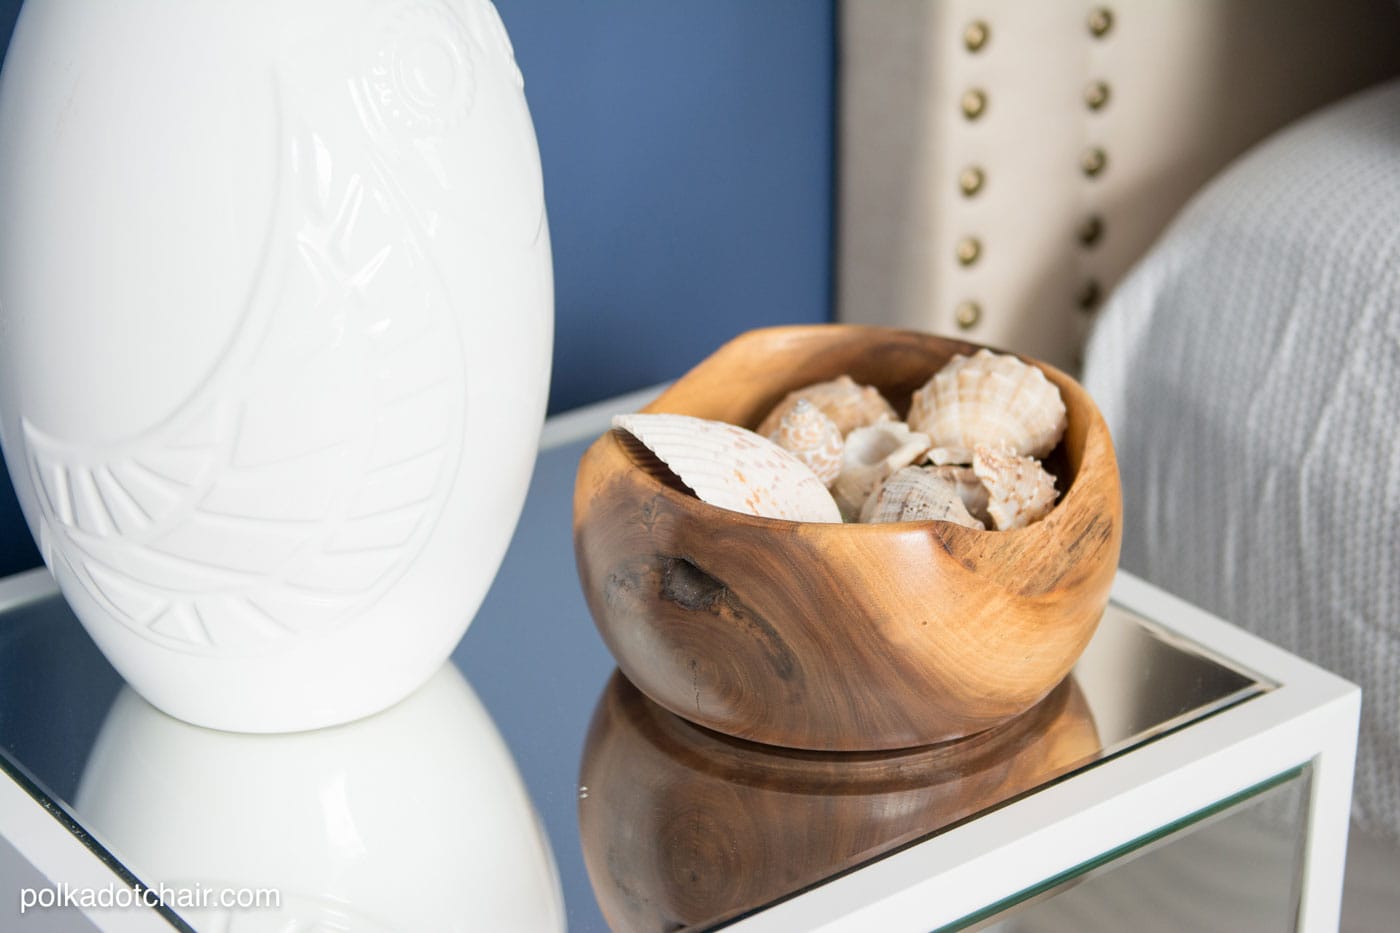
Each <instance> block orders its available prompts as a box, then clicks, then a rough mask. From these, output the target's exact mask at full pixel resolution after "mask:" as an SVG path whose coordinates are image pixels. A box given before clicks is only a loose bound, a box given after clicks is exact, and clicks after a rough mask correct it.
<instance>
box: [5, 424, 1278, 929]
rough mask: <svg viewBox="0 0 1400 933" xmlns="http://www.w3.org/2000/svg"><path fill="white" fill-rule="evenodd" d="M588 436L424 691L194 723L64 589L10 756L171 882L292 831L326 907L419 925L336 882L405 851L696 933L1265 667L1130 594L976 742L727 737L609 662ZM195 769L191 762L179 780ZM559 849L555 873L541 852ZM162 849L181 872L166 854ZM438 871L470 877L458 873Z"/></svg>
mask: <svg viewBox="0 0 1400 933" xmlns="http://www.w3.org/2000/svg"><path fill="white" fill-rule="evenodd" d="M585 446H586V445H585V444H582V443H578V444H571V445H566V446H562V447H558V448H554V449H551V450H547V451H544V452H542V453H541V455H540V458H539V461H538V464H537V467H536V471H535V475H534V478H533V483H532V486H531V490H530V495H529V498H528V500H527V501H526V504H525V510H524V513H523V515H522V517H521V521H520V525H519V528H518V530H517V533H516V535H515V538H514V540H513V542H512V544H511V548H510V550H509V552H508V554H507V556H506V559H505V562H504V564H503V566H502V568H501V571H500V574H499V575H498V577H497V579H496V582H495V585H494V586H493V588H492V590H491V592H490V593H489V594H488V596H487V598H486V601H485V603H484V604H483V606H482V608H481V610H480V612H479V613H478V615H477V618H476V619H475V621H474V622H473V623H472V626H471V628H470V629H469V630H468V632H467V634H466V637H465V638H464V639H463V641H462V643H461V644H460V645H459V646H458V648H457V650H456V651H455V652H454V654H453V657H452V662H453V664H452V665H451V666H449V667H448V668H445V669H444V670H443V671H441V672H439V675H438V677H437V678H436V679H435V680H434V682H433V683H432V684H430V685H429V687H428V688H425V691H423V692H420V693H419V694H416V695H415V696H414V697H413V698H410V700H409V701H406V702H405V704H401V705H400V707H395V708H394V709H393V710H390V711H388V712H386V713H384V714H381V715H380V716H377V717H371V718H370V719H368V720H365V721H363V722H361V723H357V724H352V725H350V726H344V727H338V728H337V729H333V730H322V731H320V732H317V733H305V734H302V735H299V736H274V737H250V736H234V735H229V734H224V733H213V732H209V731H207V730H200V729H194V728H193V727H189V726H185V725H184V724H181V723H176V722H174V721H173V720H169V719H168V717H164V716H162V715H161V714H158V713H155V712H154V711H153V710H151V709H150V708H149V707H148V706H146V705H145V704H144V702H143V701H141V700H140V699H139V697H136V696H135V694H133V693H131V692H130V691H129V690H126V689H124V688H123V686H122V683H121V680H120V678H119V677H118V676H117V675H116V674H115V673H114V672H113V671H112V669H111V668H110V667H109V666H108V665H107V663H106V661H105V660H104V659H103V658H102V656H101V655H100V654H99V653H98V651H97V650H96V648H95V647H94V646H93V644H92V642H91V641H90V639H88V637H87V635H86V634H85V633H84V632H83V630H82V629H81V627H80V626H79V625H78V623H77V622H76V620H75V619H74V618H73V616H72V615H71V613H70V612H69V611H68V609H67V608H66V606H65V605H64V603H63V602H62V601H61V600H60V599H58V598H52V597H51V598H46V599H42V600H39V601H37V602H33V603H30V604H28V605H24V606H20V607H16V608H12V609H11V610H9V611H8V612H6V613H4V614H3V615H0V754H3V757H4V759H5V763H6V766H7V768H9V769H10V770H11V771H13V772H16V773H21V774H23V775H25V776H27V779H30V780H32V783H33V788H34V792H35V793H36V794H45V795H47V796H49V797H51V798H52V799H53V800H54V801H57V802H59V805H60V806H61V807H62V809H64V810H65V811H66V812H67V813H69V814H70V815H71V816H72V818H73V819H74V821H75V823H77V824H79V825H81V826H82V827H84V828H85V829H87V830H90V831H91V832H92V833H93V835H94V836H95V837H96V838H97V840H98V841H99V842H100V844H101V845H105V846H106V847H108V848H110V850H111V852H112V854H113V856H114V862H115V863H116V865H117V866H118V867H122V866H124V867H125V868H127V869H129V870H130V871H131V872H132V873H134V875H136V876H137V877H140V878H141V879H142V880H144V881H146V882H148V883H150V884H155V883H156V882H159V881H164V882H166V883H174V882H181V883H189V882H191V881H195V880H199V881H201V882H202V883H210V882H215V883H219V884H230V883H234V882H237V883H239V884H241V883H243V881H242V880H241V878H240V877H235V875H236V873H237V872H239V871H242V870H244V866H249V865H251V866H264V865H265V864H267V863H268V861H269V860H268V859H267V858H265V857H263V858H256V857H255V856H257V855H259V854H260V853H267V852H276V853H278V858H276V859H272V862H275V863H276V864H278V865H283V866H284V868H283V869H282V870H283V871H284V873H285V874H284V878H286V879H290V880H289V881H284V882H282V883H284V884H286V885H289V886H290V887H289V890H291V889H292V888H295V890H291V893H292V894H293V895H295V897H294V898H293V900H295V902H296V903H295V904H294V905H293V906H294V907H295V908H296V910H298V911H302V912H303V913H302V915H303V916H319V917H341V918H342V919H343V920H344V921H345V922H347V923H348V922H349V920H350V919H351V918H353V917H356V916H360V915H361V914H365V915H369V914H373V916H375V917H378V918H379V922H381V923H387V924H388V925H389V926H390V927H391V928H392V927H395V926H398V927H402V926H403V925H404V923H405V917H406V915H400V916H384V915H382V913H383V911H385V910H393V909H397V910H407V909H408V905H410V904H412V903H414V900H413V898H409V897H402V898H400V899H399V900H398V902H397V903H398V907H397V908H393V907H392V906H391V907H384V908H380V907H376V908H375V909H376V910H380V911H381V912H380V913H373V912H372V911H369V908H368V907H367V906H366V905H365V904H357V903H352V901H354V900H355V898H354V897H350V898H348V899H347V897H346V896H345V895H342V894H337V895H336V896H334V897H330V896H328V895H327V894H326V892H325V891H323V890H314V888H315V886H316V884H317V883H318V882H317V879H318V878H321V877H327V876H329V875H327V872H330V874H333V875H334V876H335V877H336V878H338V879H340V880H341V882H344V880H345V879H346V878H347V877H350V876H351V875H353V872H350V869H349V868H347V866H352V867H355V870H356V871H361V872H365V873H367V874H365V879H366V880H364V881H362V882H358V883H357V886H356V887H355V890H358V891H361V892H369V891H370V889H371V888H374V887H376V885H375V884H374V883H373V882H372V879H373V877H374V872H380V873H385V874H381V876H380V881H381V883H380V884H378V885H377V887H379V888H389V887H391V885H386V884H384V883H382V882H383V881H384V880H386V879H388V878H396V879H404V880H403V881H402V883H403V884H407V883H410V881H412V883H414V884H416V885H419V886H420V887H421V888H422V892H421V894H420V895H418V897H419V900H420V901H421V902H423V903H419V905H418V908H415V909H422V910H431V909H439V910H442V911H452V910H456V911H460V912H465V913H466V914H467V915H468V916H469V917H473V918H478V919H479V918H483V917H486V916H488V914H487V913H485V912H486V911H489V910H490V909H494V908H493V905H496V902H497V901H502V902H505V901H510V900H512V899H515V900H520V899H526V898H534V900H536V901H538V902H539V903H541V904H542V905H544V907H545V908H548V907H549V905H550V903H551V901H552V898H553V897H554V894H553V893H552V892H554V891H558V890H562V897H563V905H562V908H561V909H562V911H563V913H564V914H565V915H566V916H567V923H568V926H569V928H570V929H573V930H584V931H589V930H603V929H606V928H607V925H606V923H605V920H604V916H603V909H602V908H601V907H600V904H602V905H606V908H607V911H608V912H609V914H610V917H611V919H613V920H614V921H615V922H616V923H618V924H619V925H625V924H630V925H635V926H637V927H638V928H653V927H654V928H661V927H668V928H672V929H675V928H678V927H677V926H676V924H679V925H680V926H682V927H684V926H695V927H704V926H712V925H715V924H717V923H721V922H723V921H725V920H726V919H732V918H733V917H736V916H741V915H743V914H745V913H746V912H749V911H752V910H754V909H757V908H760V907H762V906H764V905H766V904H769V903H771V902H773V901H775V900H778V899H781V898H783V897H787V896H790V895H792V894H794V893H797V892H800V891H801V890H803V889H805V888H807V887H810V886H812V885H814V884H816V883H819V882H820V881H822V880H824V879H826V878H829V877H831V876H832V875H834V874H836V873H839V872H842V871H847V870H850V869H852V868H854V867H856V866H859V865H861V864H864V863H867V862H869V861H871V860H873V859H876V858H878V857H879V856H881V855H883V854H888V853H889V852H891V851H894V850H896V849H898V848H900V847H902V846H905V845H908V844H912V843H914V842H917V841H919V840H920V839H923V838H927V837H928V836H930V835H933V834H936V833H937V832H940V831H943V830H946V829H947V828H948V827H950V826H952V825H956V824H957V823H959V822H961V821H964V820H967V819H971V818H975V816H976V815H977V814H979V813H982V812H985V811H987V810H988V809H991V808H994V807H997V806H1001V805H1004V804H1005V803H1007V802H1008V801H1010V800H1013V799H1016V798H1018V797H1020V796H1023V795H1024V794H1027V793H1031V792H1034V790H1035V789H1036V788H1039V787H1043V786H1045V785H1046V784H1047V783H1049V782H1051V781H1054V780H1056V779H1058V778H1060V777H1062V776H1064V775H1066V774H1071V773H1073V772H1075V771H1078V770H1081V769H1083V768H1086V767H1090V766H1092V765H1093V764H1094V763H1095V762H1098V761H1102V760H1104V759H1106V758H1108V757H1110V756H1113V755H1116V754H1121V753H1123V752H1124V751H1126V750H1129V749H1131V748H1133V747H1136V746H1138V745H1140V744H1142V743H1144V742H1146V741H1150V740H1151V739H1152V738H1154V737H1156V736H1158V735H1161V734H1164V733H1165V732H1168V731H1171V730H1173V729H1176V728H1180V727H1181V726H1183V725H1185V724H1188V723H1190V722H1194V721H1196V720H1198V719H1200V718H1202V717H1203V716H1206V715H1209V714H1210V713H1212V712H1214V711H1217V710H1219V709H1222V708H1224V707H1226V706H1229V705H1231V704H1234V703H1237V702H1240V701H1242V700H1245V699H1248V698H1249V697H1251V696H1254V695H1257V694H1259V693H1261V692H1263V691H1265V690H1267V689H1269V686H1270V685H1268V684H1266V683H1262V682H1261V681H1260V680H1259V679H1258V678H1256V677H1254V676H1252V675H1250V674H1249V673H1247V672H1244V671H1241V670H1238V669H1236V668H1234V667H1232V666H1231V665H1230V664H1229V663H1227V662H1225V661H1223V660H1221V659H1216V658H1211V657H1209V656H1207V655H1206V654H1205V653H1204V652H1202V651H1201V650H1200V649H1199V648H1197V647H1195V646H1193V645H1191V644H1189V643H1186V642H1184V641H1183V640H1182V639H1180V638H1178V637H1176V636H1174V635H1172V634H1170V633H1168V632H1165V631H1164V630H1162V629H1160V628H1158V627H1157V626H1155V625H1153V624H1151V623H1149V622H1147V621H1145V620H1142V619H1140V618H1137V617H1136V616H1134V615H1132V614H1131V613H1129V612H1127V611H1125V610H1123V609H1122V608H1120V607H1117V606H1111V607H1110V608H1109V610H1108V611H1107V613H1106V615H1105V618H1104V620H1103V623H1102V624H1101V626H1100V628H1099V632H1098V634H1097V635H1096V637H1095V638H1094V641H1093V642H1092V643H1091V645H1090V646H1089V649H1088V650H1087V652H1086V653H1085V655H1084V657H1083V658H1082V660H1081V662H1080V664H1079V665H1078V667H1076V669H1075V673H1074V675H1073V677H1072V679H1070V680H1069V681H1067V682H1066V683H1065V684H1063V685H1062V686H1061V687H1060V688H1059V689H1057V690H1056V691H1055V692H1054V693H1052V694H1051V696H1050V697H1048V698H1047V700H1046V701H1045V702H1044V703H1043V704H1041V706H1039V707H1037V708H1036V709H1035V710H1032V711H1031V712H1030V713H1027V714H1026V715H1025V716H1024V717H1021V718H1020V719H1018V720H1016V721H1013V722H1012V723H1010V724H1007V725H1006V726H1003V727H1000V728H998V729H997V730H993V731H991V732H989V733H984V734H983V735H981V736H977V737H974V738H973V739H969V740H964V741H963V742H961V743H949V744H946V745H943V746H936V747H933V748H928V749H920V750H915V751H911V752H902V753H882V754H871V755H846V756H823V755H817V754H811V753H800V752H781V751H777V750H774V749H765V748H762V747H757V746H752V745H748V744H746V743H742V742H737V741H733V740H729V739H726V738H723V737H720V736H717V735H715V734H713V733H709V732H705V731H703V730H700V729H697V728H695V727H693V726H691V725H689V724H688V723H685V722H683V721H681V720H679V719H676V718H675V717H673V716H671V715H670V714H667V713H664V712H662V711H661V710H659V709H658V708H656V707H655V706H653V705H652V704H650V703H649V702H648V701H646V700H644V699H643V698H641V697H639V696H637V695H636V693H635V691H633V690H632V689H631V688H630V686H629V685H628V684H626V682H625V681H622V680H621V679H620V678H617V679H613V677H612V675H613V670H614V665H613V663H612V660H611V658H610V657H609V655H608V653H607V650H606V649H605V648H604V646H603V643H602V641H601V639H600V638H599V637H598V635H597V633H596V631H595V629H594V627H593V624H592V622H591V620H590V619H589V616H588V610H587V608H586V606H585V604H584V600H583V595H582V592H581V590H580V588H579V585H578V581H577V577H576V575H575V569H574V557H573V543H572V528H571V516H572V494H573V478H574V472H575V469H576V467H577V464H578V459H579V457H580V455H581V454H582V452H583V450H584V447H585ZM459 673H460V675H461V676H458V674H459ZM478 698H479V701H480V702H479V704H478V702H477V699H478ZM405 706H406V707H408V708H407V709H405V708H404V707H405ZM590 723H592V724H593V729H592V732H591V733H590ZM497 733H499V735H500V737H501V738H503V739H504V748H503V749H501V754H499V755H497V754H495V753H493V752H490V748H491V746H492V743H493V742H494V741H495V740H494V738H493V736H495V735H496V734H497ZM505 749H508V754H506V752H505ZM483 750H485V751H483ZM376 751H377V752H378V753H377V754H376ZM133 762H134V764H133ZM250 762H251V763H252V764H250ZM138 765H140V767H138ZM143 768H144V770H142V769H143ZM176 770H178V772H179V774H180V776H181V779H180V780H179V781H175V780H168V779H166V778H164V777H161V776H162V775H166V774H168V773H170V772H172V771H176ZM517 773H518V775H519V778H518V779H516V778H515V775H516V774H517ZM360 788H368V789H367V790H365V791H364V793H360V792H359V790H358V789H360ZM527 795H528V796H527ZM172 801H173V802H174V803H178V804H179V805H180V806H182V807H184V808H185V809H184V811H179V810H174V809H172V807H173V803H172ZM531 802H532V803H533V807H534V809H535V811H536V812H537V813H538V816H539V824H540V826H541V827H542V829H543V831H544V837H546V838H547V843H545V842H543V841H542V839H541V838H540V837H539V836H538V834H536V833H535V830H534V824H533V822H532V821H531V820H530V818H529V817H528V810H529V804H530V803H531ZM182 813H183V815H182ZM211 813H212V814H216V815H217V817H218V818H215V816H211V815H210V814H211ZM493 813H496V814H498V815H499V817H500V818H499V820H497V822H495V823H492V822H490V820H489V819H488V817H489V816H490V814H493ZM386 826H387V827H391V829H385V827H386ZM546 845H547V847H548V848H547V851H548V852H552V856H553V862H554V864H555V865H556V866H557V872H558V879H559V885H558V887H557V888H556V887H555V886H554V884H553V882H552V880H551V879H550V878H549V877H548V866H547V865H546V866H545V867H544V868H541V857H540V852H541V850H544V847H545V846H546ZM250 853H251V854H250ZM798 856H800V857H798ZM473 859H475V861H473ZM163 864H178V865H180V866H181V871H182V872H183V874H182V876H181V877H178V878H171V877H165V876H163V875H162V874H161V872H160V871H159V870H158V868H157V866H159V865H163ZM443 865H447V866H449V867H453V866H455V868H456V873H455V874H453V873H451V872H449V873H447V874H443V872H442V871H441V867H442V866H443ZM326 866H330V868H327V867H326ZM473 866H475V867H473ZM331 868H334V869H335V870H334V872H331ZM590 868H591V869H593V883H591V882H590V874H589V869H590ZM247 870H248V871H252V870H254V869H253V868H248V869H247ZM257 870H258V871H264V872H266V871H271V869H265V868H262V867H258V868H257ZM510 871H515V872H517V874H518V875H519V877H509V876H508V875H509V872H510ZM201 872H202V873H203V877H202V876H201V874H200V873H201ZM473 872H475V875H476V876H479V877H475V876H474V875H473ZM541 872H543V873H544V874H543V875H542V874H541ZM211 873H220V874H219V875H218V877H213V876H212V875H211ZM165 875H169V870H166V872H165ZM420 876H421V877H420ZM526 876H528V877H526ZM260 877H261V876H260ZM357 877H358V876H357ZM439 877H442V878H450V879H451V880H450V881H445V882H443V885H444V886H443V887H441V888H437V887H434V886H433V885H434V884H436V881H435V880H434V879H437V878H439ZM414 879H416V880H414ZM594 883H596V888H595V886H594ZM379 893H380V894H382V893H384V892H383V891H380V892H379ZM390 893H393V892H390ZM400 893H402V892H400ZM364 896H366V897H368V896H369V894H368V893H365V894H364ZM424 904H426V906H424ZM496 906H499V905H496ZM337 911H339V913H336V912H337ZM356 911H360V913H359V914H357V913H356ZM366 912H368V913H366ZM540 916H543V917H546V918H547V917H548V916H549V913H548V910H546V911H545V913H543V914H541V915H540ZM201 922H203V919H202V917H201ZM375 928H377V927H375Z"/></svg>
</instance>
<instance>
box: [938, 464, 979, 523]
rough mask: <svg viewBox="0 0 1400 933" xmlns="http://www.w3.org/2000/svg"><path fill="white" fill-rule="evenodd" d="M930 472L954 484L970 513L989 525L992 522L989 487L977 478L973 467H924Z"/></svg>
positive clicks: (952, 465)
mask: <svg viewBox="0 0 1400 933" xmlns="http://www.w3.org/2000/svg"><path fill="white" fill-rule="evenodd" d="M924 469H926V470H928V472H929V473H931V474H933V475H934V476H936V477H938V478H939V479H941V480H943V481H944V482H947V483H950V484H952V486H953V488H954V489H956V490H957V491H958V498H959V499H961V500H962V503H963V505H964V506H965V507H966V508H967V511H968V514H969V515H971V516H972V517H973V518H975V519H977V520H978V521H979V522H981V523H982V524H983V526H988V525H991V524H992V518H991V516H990V515H988V514H987V487H986V486H983V485H982V481H981V480H980V479H978V478H977V473H976V472H975V471H974V470H973V469H972V467H966V466H956V465H954V464H948V465H946V466H931V467H924Z"/></svg>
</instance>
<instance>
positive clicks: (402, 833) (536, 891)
mask: <svg viewBox="0 0 1400 933" xmlns="http://www.w3.org/2000/svg"><path fill="white" fill-rule="evenodd" d="M76 808H77V812H78V815H79V818H80V819H81V820H82V821H83V824H84V825H85V826H87V827H88V828H89V829H90V830H91V831H92V832H93V833H94V834H95V835H96V836H97V838H98V839H100V840H101V841H102V842H103V843H104V844H106V845H107V846H108V848H110V849H111V850H112V851H113V852H114V853H115V854H116V855H117V857H118V858H119V859H120V860H121V861H122V863H123V864H124V865H125V866H126V867H127V868H129V869H130V870H131V871H132V872H133V873H134V874H135V875H136V876H137V877H139V878H140V879H141V880H142V881H143V882H145V883H146V884H147V885H149V886H150V887H151V889H152V890H154V891H160V888H161V886H162V885H163V886H164V887H165V888H166V889H167V891H168V893H169V895H170V900H171V902H172V903H171V906H172V907H175V908H176V912H177V913H179V914H180V915H181V916H182V917H183V918H184V919H185V920H186V921H188V922H189V923H190V924H191V925H192V926H194V927H195V928H196V929H199V930H222V931H225V933H262V931H266V933H274V931H276V933H287V931H292V930H306V931H310V930H326V931H329V930H344V931H357V933H388V931H392V930H403V931H409V930H415V931H416V930H460V931H468V930H503V931H526V933H528V931H562V930H563V929H564V927H565V919H564V897H563V892H562V890H561V889H560V885H559V876H558V872H557V870H556V868H555V863H554V858H553V855H552V853H551V850H550V845H549V841H548V839H547V838H546V837H545V835H544V832H543V830H542V829H541V827H540V821H539V816H538V814H537V812H536V811H535V808H534V805H533V803H532V802H531V800H530V797H529V794H528V792H527V790H526V788H525V784H524V782H523V781H522V780H521V779H520V774H519V772H518V771H517V770H516V766H515V762H514V760H513V759H512V758H511V755H510V751H509V750H508V749H507V748H506V745H505V743H504V742H503V741H501V737H500V734H499V733H498V732H497V731H496V728H495V725H494V724H493V723H492V722H491V718H490V716H489V715H488V714H487V712H486V710H485V709H484V708H483V707H482V705H481V702H480V701H479V700H478V699H477V698H476V694H475V693H473V692H472V689H471V687H470V686H468V684H467V682H466V681H465V680H464V679H463V678H462V675H461V674H459V673H458V672H457V669H456V668H455V667H453V666H452V665H451V664H447V665H444V666H443V667H442V668H441V669H439V671H438V672H437V674H436V675H434V676H433V677H432V678H431V679H430V680H429V681H428V683H427V684H426V685H425V686H424V687H423V688H422V689H421V690H419V691H417V692H416V693H414V694H413V695H411V696H410V697H409V698H408V699H406V700H404V701H403V702H402V703H399V704H398V705H396V706H394V707H392V708H391V709H388V710H386V711H384V712H383V713H380V714H379V715H377V716H372V717H370V718H367V719H364V720H361V721H360V722H355V723H350V724H347V725H343V726H337V727H335V728H331V729H324V730H321V731H318V732H312V733H306V734H302V735H231V734H229V733H225V732H216V731H213V730H210V729H200V728H197V727H195V726H190V725H186V724H185V723H182V722H178V721H176V720H174V719H172V718H170V717H169V716H166V715H164V714H162V713H161V712H159V711H158V710H156V709H155V708H153V707H152V706H150V705H149V704H147V703H146V702H144V701H143V700H142V699H141V698H140V697H138V696H136V695H135V694H134V693H133V692H131V691H130V690H123V691H122V692H121V693H120V694H118V696H117V700H116V702H115V703H114V704H113V706H112V709H111V711H110V712H109V713H108V714H107V720H106V722H105V723H104V724H103V726H102V731H101V732H100V733H99V734H98V737H97V741H96V743H95V744H94V745H93V749H92V753H91V755H89V757H88V762H87V766H86V767H85V769H84V771H83V776H82V780H81V781H80V782H79V786H78V793H77V797H76ZM239 889H243V890H246V891H248V892H254V891H258V890H269V889H270V890H275V891H277V892H278V895H279V897H278V898H277V901H278V903H277V904H276V906H274V907H263V908H259V909H250V910H220V909H218V908H217V906H210V907H208V908H205V909H186V908H185V907H183V906H181V901H182V900H184V901H186V902H188V901H189V900H190V898H191V897H194V896H198V892H199V891H201V890H204V891H212V892H215V893H214V894H213V895H212V896H213V897H217V896H218V894H219V892H222V891H230V892H236V891H238V890H239ZM188 892H194V893H188ZM218 903H219V902H218V901H217V900H215V901H211V905H217V904H218ZM245 903H246V901H245Z"/></svg>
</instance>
